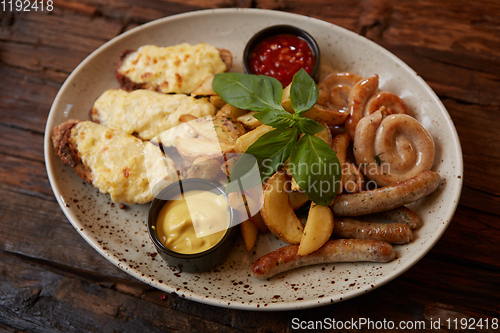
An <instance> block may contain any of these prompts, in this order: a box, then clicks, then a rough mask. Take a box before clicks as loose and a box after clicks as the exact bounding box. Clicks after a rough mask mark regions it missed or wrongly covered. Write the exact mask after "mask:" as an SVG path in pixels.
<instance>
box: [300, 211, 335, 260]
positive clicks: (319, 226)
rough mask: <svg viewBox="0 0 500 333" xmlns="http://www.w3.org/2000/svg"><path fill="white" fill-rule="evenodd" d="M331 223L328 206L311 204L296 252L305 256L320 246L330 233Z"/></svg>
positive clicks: (331, 230) (328, 237)
mask: <svg viewBox="0 0 500 333" xmlns="http://www.w3.org/2000/svg"><path fill="white" fill-rule="evenodd" d="M333 223H334V222H333V213H332V211H331V210H330V208H329V207H325V206H319V205H315V204H312V205H311V209H310V210H309V215H308V217H307V223H306V227H305V228H304V234H303V235H302V239H301V240H300V245H299V250H298V252H297V254H298V255H299V256H305V255H307V254H309V253H312V252H314V251H316V250H317V249H319V248H320V247H322V246H323V245H324V244H325V243H326V242H327V241H328V239H330V236H331V235H332V232H333Z"/></svg>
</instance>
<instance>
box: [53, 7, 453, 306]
mask: <svg viewBox="0 0 500 333" xmlns="http://www.w3.org/2000/svg"><path fill="white" fill-rule="evenodd" d="M279 23H286V24H292V25H296V26H299V27H301V28H303V29H305V30H306V31H308V32H309V33H310V34H312V36H314V38H315V39H316V41H317V42H318V43H319V46H320V49H321V54H322V59H321V60H322V64H321V65H322V73H323V74H324V73H326V72H328V71H329V70H331V69H337V70H339V71H350V72H353V73H356V74H359V75H362V76H369V75H372V74H379V76H380V87H381V89H383V90H388V91H391V92H394V93H396V94H398V95H399V96H401V97H402V98H403V99H404V100H405V101H406V102H407V104H408V105H409V107H410V109H411V111H412V113H413V115H414V116H415V117H416V118H417V119H418V120H419V121H420V122H421V123H422V124H423V125H424V126H425V127H426V128H427V130H428V131H429V132H430V133H431V135H432V136H433V138H434V140H435V143H436V163H435V165H434V168H433V170H435V171H437V172H439V173H440V174H441V176H442V177H443V182H442V185H441V186H440V188H439V190H438V191H437V192H435V193H434V194H433V195H431V196H429V197H427V198H425V199H423V200H421V201H420V202H418V203H417V204H416V205H414V208H415V210H416V211H417V213H418V214H419V215H420V216H421V217H422V219H423V220H424V225H423V227H422V228H420V229H418V230H417V231H416V232H415V240H414V241H413V242H412V243H410V244H408V245H402V246H396V247H395V249H396V252H397V255H398V258H397V259H396V260H394V261H392V262H390V263H386V264H373V263H343V264H328V265H319V266H312V267H306V268H301V269H297V270H294V271H291V272H288V273H284V274H280V275H278V276H276V277H274V278H272V279H270V280H264V281H261V280H257V279H254V278H252V277H250V267H251V264H252V262H253V261H254V260H255V259H257V258H258V257H260V256H261V255H263V254H265V253H267V252H270V251H271V250H274V249H276V248H278V247H279V246H280V243H279V242H278V241H276V239H275V238H274V237H273V236H271V235H269V234H268V235H266V236H261V237H260V238H259V240H258V244H257V246H256V250H255V252H253V253H247V252H246V251H245V250H244V247H243V246H242V242H241V241H238V243H237V244H236V246H235V247H234V252H233V253H231V254H230V256H229V258H228V259H227V261H226V262H225V263H224V264H223V265H221V266H219V267H217V269H215V270H212V271H210V272H206V273H202V274H189V273H179V272H178V271H177V270H175V269H173V268H170V267H169V266H168V265H167V264H165V263H164V262H163V261H162V260H161V258H160V257H159V256H155V249H154V247H153V245H152V243H151V242H150V240H149V238H148V234H147V230H146V214H147V210H148V205H135V206H133V207H129V208H127V209H123V210H120V209H118V205H116V206H114V205H113V204H112V203H111V200H110V199H109V196H107V195H104V194H100V193H99V192H98V190H96V189H95V188H93V187H92V186H91V185H88V184H86V183H84V182H83V181H82V180H81V179H79V178H78V177H77V176H76V175H75V173H74V172H73V170H72V169H71V168H70V167H67V166H63V164H62V163H61V162H60V161H59V159H58V158H57V157H56V156H55V154H54V151H53V148H52V145H51V143H50V138H49V133H50V130H51V129H52V128H53V127H54V126H55V125H58V124H60V123H62V122H64V121H65V120H67V119H70V118H76V119H84V120H87V119H88V111H89V110H90V108H91V106H92V104H93V102H94V101H95V99H96V98H97V97H98V96H99V95H100V94H101V93H102V92H103V91H105V90H106V89H109V88H114V87H118V84H117V82H116V79H115V76H114V66H115V64H116V63H117V60H118V57H119V56H120V54H121V52H122V51H123V50H126V49H134V48H137V47H139V46H141V45H144V44H156V45H162V46H169V45H174V44H178V43H181V42H189V43H191V44H195V43H199V42H206V43H209V44H212V45H214V46H216V47H219V48H226V49H228V50H230V51H231V52H232V54H233V56H234V66H233V69H232V70H233V71H239V72H242V64H241V60H242V59H241V57H242V53H243V49H244V46H245V43H246V41H247V40H248V39H249V38H250V37H251V36H252V35H253V34H254V33H255V32H257V31H258V30H260V29H263V28H265V27H267V26H269V25H273V24H279ZM45 160H46V165H47V172H48V175H49V179H50V184H51V186H52V188H53V190H54V194H55V196H56V198H57V201H58V202H59V205H60V206H61V208H62V210H63V211H64V213H65V214H66V216H67V217H68V219H69V220H70V221H71V223H72V224H73V226H74V227H75V229H76V230H77V231H78V232H79V233H80V234H81V235H82V237H83V238H84V239H85V240H86V241H87V242H88V243H89V244H90V245H92V246H93V247H94V248H95V249H96V250H97V251H98V252H99V253H101V254H102V255H103V256H104V257H105V258H106V259H108V260H109V261H111V262H112V263H113V264H115V265H116V266H118V267H120V268H121V269H122V270H124V271H125V272H127V273H129V274H131V275H132V276H134V277H136V278H137V279H139V280H141V281H144V282H145V283H148V284H150V285H152V286H154V287H156V288H159V289H161V290H164V291H166V292H175V293H177V294H178V295H180V296H182V297H185V298H187V299H191V300H194V301H198V302H202V303H206V304H211V305H216V306H223V307H231V308H239V309H249V310H256V309H258V310H278V309H279V310H284V309H297V308H307V307H314V306H319V305H323V304H328V303H331V302H339V301H342V300H346V299H348V298H352V297H354V296H358V295H361V294H364V293H366V292H368V291H370V290H372V289H373V288H376V287H379V286H381V285H383V284H385V283H387V282H388V281H390V280H392V279H394V278H395V277H397V276H398V275H400V274H402V273H403V272H404V271H406V270H407V269H408V268H410V267H411V266H412V265H414V264H415V263H416V262H417V261H418V260H420V259H421V258H422V257H423V256H424V255H425V254H426V253H427V252H428V251H429V250H430V249H431V248H432V246H433V245H434V244H435V243H436V242H437V241H438V239H439V238H440V237H441V235H442V234H443V232H444V231H445V229H446V227H447V226H448V224H449V223H450V220H451V218H452V216H453V214H454V212H455V209H456V206H457V204H458V199H459V196H460V191H461V188H462V180H461V178H462V177H461V176H462V153H461V148H460V142H459V140H458V137H457V133H456V130H455V128H454V126H453V123H452V121H451V119H450V116H449V115H448V113H447V112H446V110H445V108H444V107H443V105H442V104H441V102H440V101H439V99H438V98H437V96H436V95H435V94H434V92H433V91H432V90H431V89H430V88H429V86H428V85H427V84H426V83H425V82H424V81H423V80H422V79H421V78H420V77H419V76H418V75H417V74H416V73H415V72H414V71H413V70H412V69H410V68H409V67H408V66H407V65H406V64H404V63H403V62H402V61H401V60H399V59H398V58H396V57H395V56H394V55H392V54H391V53H389V52H388V51H386V50H384V49H383V48H381V47H380V46H378V45H376V44H374V43H373V42H371V41H369V40H368V39H366V38H363V37H361V36H358V35H356V34H355V33H353V32H350V31H348V30H345V29H343V28H340V27H337V26H334V25H332V24H329V23H326V22H323V21H320V20H316V19H312V18H309V17H305V16H300V15H295V14H289V13H284V12H276V11H267V10H258V9H216V10H205V11H199V12H191V13H187V14H182V15H176V16H171V17H167V18H165V19H161V20H158V21H154V22H151V23H148V24H145V25H143V26H140V27H138V28H136V29H133V30H131V31H129V32H127V33H125V34H123V35H120V36H118V37H116V38H114V39H113V40H111V41H110V42H108V43H106V44H105V45H103V46H102V47H100V48H99V49H98V50H96V51H95V52H94V53H92V54H91V55H90V56H89V57H88V58H87V59H85V60H84V61H83V62H82V63H81V64H80V65H79V66H78V67H77V68H76V69H75V71H74V72H73V73H72V74H71V75H70V76H69V78H68V79H67V81H66V82H65V83H64V85H63V86H62V88H61V90H60V91H59V93H58V95H57V97H56V99H55V101H54V104H53V106H52V109H51V111H50V114H49V117H48V120H47V127H46V135H45Z"/></svg>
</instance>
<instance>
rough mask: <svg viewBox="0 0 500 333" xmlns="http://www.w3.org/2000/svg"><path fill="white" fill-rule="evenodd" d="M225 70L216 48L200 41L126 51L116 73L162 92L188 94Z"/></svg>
mask: <svg viewBox="0 0 500 333" xmlns="http://www.w3.org/2000/svg"><path fill="white" fill-rule="evenodd" d="M225 70H226V65H225V64H224V62H223V61H222V59H221V57H220V52H219V50H217V48H215V47H213V46H211V45H208V44H205V43H200V44H198V45H193V46H192V45H189V44H187V43H183V44H179V45H175V46H169V47H158V46H154V45H144V46H141V47H140V48H139V49H138V50H137V51H135V52H133V53H131V54H129V55H128V56H127V57H126V58H125V60H124V61H123V63H122V65H121V66H120V69H119V73H121V74H123V75H125V76H126V77H128V78H129V79H130V80H131V81H132V82H135V83H143V84H146V85H147V86H148V88H150V89H154V90H159V91H161V92H163V93H172V92H174V93H184V94H189V93H191V92H192V91H193V90H195V89H196V88H197V87H198V86H199V85H200V84H201V83H202V82H203V80H205V79H206V78H207V77H209V76H210V75H214V74H217V73H222V72H224V71H225Z"/></svg>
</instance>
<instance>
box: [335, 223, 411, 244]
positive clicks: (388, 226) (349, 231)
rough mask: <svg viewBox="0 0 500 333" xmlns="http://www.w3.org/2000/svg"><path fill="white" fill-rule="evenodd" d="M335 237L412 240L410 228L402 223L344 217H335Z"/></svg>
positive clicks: (393, 242) (396, 240) (402, 241)
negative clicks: (365, 220)
mask: <svg viewBox="0 0 500 333" xmlns="http://www.w3.org/2000/svg"><path fill="white" fill-rule="evenodd" d="M333 236H334V237H335V238H356V239H371V240H378V241H384V242H388V243H391V244H406V243H409V242H411V241H412V239H413V233H412V231H411V228H410V227H409V226H408V225H407V224H404V223H378V222H364V221H358V220H353V219H350V218H346V217H340V218H337V219H335V228H334V230H333Z"/></svg>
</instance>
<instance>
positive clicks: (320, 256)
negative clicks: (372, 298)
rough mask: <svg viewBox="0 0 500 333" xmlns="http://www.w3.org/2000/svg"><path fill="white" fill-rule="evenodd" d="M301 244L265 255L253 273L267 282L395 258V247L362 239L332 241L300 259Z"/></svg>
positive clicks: (254, 265)
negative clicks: (300, 271)
mask: <svg viewBox="0 0 500 333" xmlns="http://www.w3.org/2000/svg"><path fill="white" fill-rule="evenodd" d="M298 249H299V246H298V245H289V246H285V247H282V248H281V249H278V250H276V251H273V252H271V253H268V254H266V255H265V256H263V257H261V258H259V259H257V261H255V262H254V263H253V265H252V274H253V276H254V277H256V278H258V279H267V278H270V277H271V276H274V275H276V274H278V273H282V272H285V271H288V270H291V269H294V268H298V267H304V266H310V265H316V264H324V263H334V262H354V261H371V262H389V261H391V260H393V259H394V258H395V257H396V254H395V252H394V249H393V248H392V245H391V244H389V243H387V242H381V241H372V240H361V239H333V240H329V241H328V242H326V243H325V245H323V246H322V247H321V248H319V249H318V250H317V251H315V252H313V253H310V254H308V255H305V256H299V255H298V254H297V251H298Z"/></svg>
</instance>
